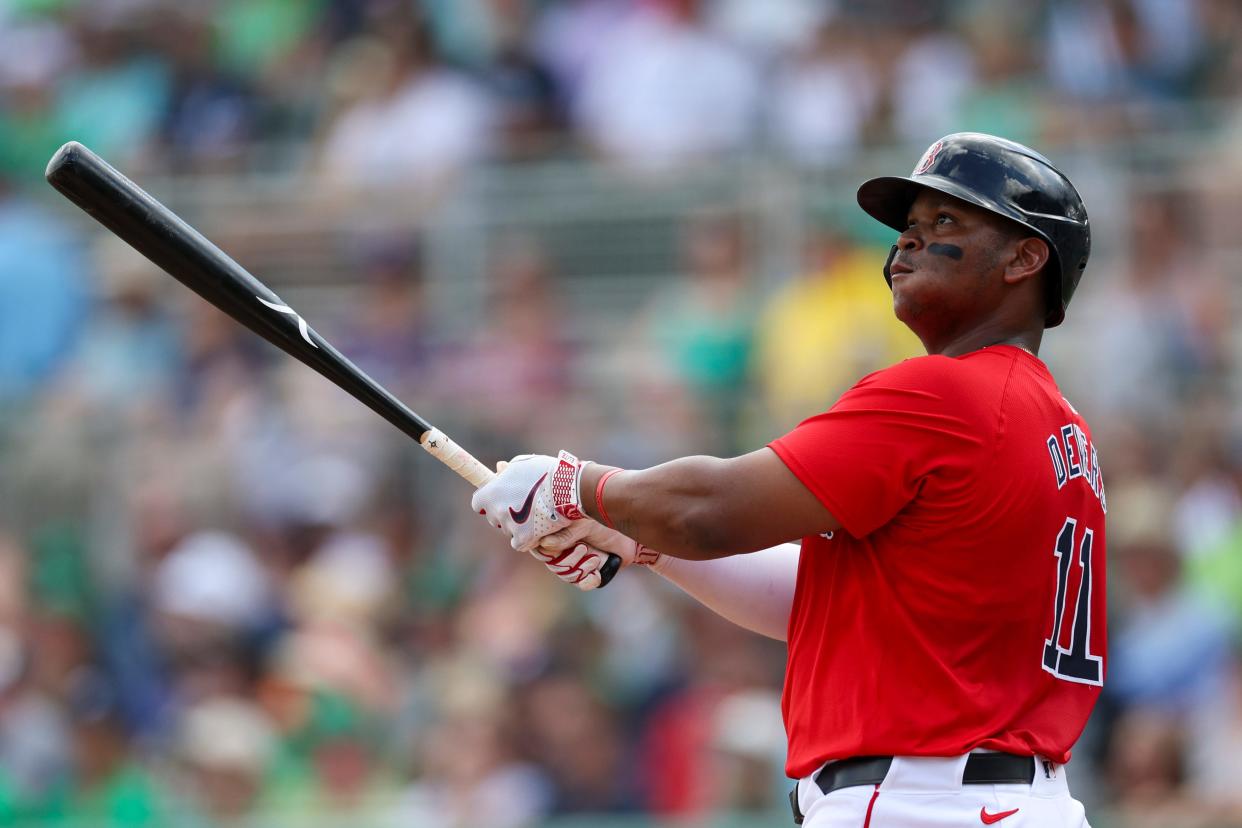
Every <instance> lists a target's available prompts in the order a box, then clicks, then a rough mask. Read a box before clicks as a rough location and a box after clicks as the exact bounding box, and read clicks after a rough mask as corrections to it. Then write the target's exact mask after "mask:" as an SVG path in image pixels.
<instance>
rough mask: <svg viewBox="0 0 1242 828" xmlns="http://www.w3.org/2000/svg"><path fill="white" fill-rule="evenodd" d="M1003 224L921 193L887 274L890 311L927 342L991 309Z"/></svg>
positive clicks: (955, 202)
mask: <svg viewBox="0 0 1242 828" xmlns="http://www.w3.org/2000/svg"><path fill="white" fill-rule="evenodd" d="M1010 239H1011V234H1010V233H1009V232H1008V229H1007V227H1006V226H1005V222H1004V220H1003V219H1001V218H999V217H997V216H995V215H993V214H992V213H990V212H988V211H987V210H984V209H982V208H980V207H976V206H975V205H973V204H969V203H967V202H965V201H962V200H960V199H957V198H954V197H952V196H948V195H944V194H943V193H938V192H935V191H934V190H925V191H924V192H923V193H921V194H920V195H919V196H918V198H917V199H915V201H914V203H913V204H912V205H911V206H910V211H909V214H908V216H907V226H906V229H905V231H904V232H902V234H901V236H900V237H899V238H898V240H897V248H898V250H897V255H896V256H895V257H894V259H893V262H892V266H891V274H892V281H893V311H894V312H895V313H896V315H897V318H898V319H900V320H901V321H902V322H905V323H906V324H907V325H909V326H910V328H911V329H912V330H913V331H914V332H915V333H916V334H918V335H919V337H920V338H922V339H923V341H924V343H928V342H930V341H933V340H935V339H938V338H939V336H938V335H939V334H941V333H948V332H951V331H953V330H955V329H959V328H961V327H963V326H965V325H969V324H971V323H973V322H976V321H978V320H979V318H980V317H981V316H982V315H984V314H986V313H987V312H988V311H989V310H990V309H991V308H994V307H995V303H996V301H997V297H998V289H999V288H1000V284H1001V279H1000V274H1001V271H1002V270H1003V268H1002V267H1001V261H1002V253H1003V252H1004V250H1005V248H1006V246H1007V243H1008V242H1009V241H1010Z"/></svg>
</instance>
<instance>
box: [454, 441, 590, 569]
mask: <svg viewBox="0 0 1242 828" xmlns="http://www.w3.org/2000/svg"><path fill="white" fill-rule="evenodd" d="M581 478H582V463H580V462H579V461H578V458H577V457H574V456H573V455H572V454H570V453H569V452H567V451H562V452H561V453H560V454H559V455H558V456H556V457H549V456H548V455H546V454H520V455H518V456H517V457H514V458H513V459H512V460H510V461H509V465H508V466H506V467H505V468H503V469H502V470H501V471H499V472H498V473H497V475H496V477H495V478H493V479H492V481H491V482H489V483H487V484H485V485H483V486H480V487H479V488H478V489H476V490H475V493H474V497H472V498H471V499H470V505H471V507H472V508H473V509H474V510H475V511H476V512H478V513H479V514H481V515H483V517H484V518H486V520H487V521H488V523H490V524H492V526H495V527H496V528H497V529H500V530H501V531H503V532H506V533H508V535H509V537H510V538H511V541H510V543H511V544H512V546H513V548H514V549H517V550H520V551H524V552H528V551H530V550H532V549H534V548H536V547H537V546H538V545H539V541H540V540H542V539H543V538H544V537H545V536H547V535H550V534H551V533H553V532H556V531H557V530H559V529H563V528H564V527H565V526H566V525H567V524H568V522H569V521H571V520H578V519H580V518H582V517H584V515H583V513H582V507H581V504H580V502H579V500H578V484H579V482H580V480H581Z"/></svg>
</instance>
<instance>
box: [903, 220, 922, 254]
mask: <svg viewBox="0 0 1242 828" xmlns="http://www.w3.org/2000/svg"><path fill="white" fill-rule="evenodd" d="M922 248H923V236H922V234H921V233H920V232H919V229H918V225H916V224H912V225H910V226H909V227H907V228H906V229H905V230H903V231H902V232H901V235H900V236H898V237H897V249H898V250H901V251H903V252H904V251H910V250H921V249H922Z"/></svg>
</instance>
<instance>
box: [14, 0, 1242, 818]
mask: <svg viewBox="0 0 1242 828" xmlns="http://www.w3.org/2000/svg"><path fill="white" fill-rule="evenodd" d="M1240 43H1242V5H1239V4H1238V3H1236V2H1232V0H1087V2H1056V1H1055V0H1042V2H1033V1H1032V0H1003V1H993V2H982V0H980V1H979V2H945V1H943V0H942V2H928V0H923V1H922V2H913V1H912V0H872V2H862V0H858V1H857V2H844V0H842V2H814V0H762V1H761V0H700V1H699V2H693V1H692V0H630V1H629V2H627V1H626V0H561V1H560V2H555V1H554V0H547V1H546V2H537V1H536V0H458V1H457V2H450V1H449V0H425V2H421V3H419V2H416V1H415V0H400V1H398V0H374V1H373V2H367V1H366V0H214V1H213V2H209V1H208V0H201V2H194V3H188V2H173V0H99V1H98V2H85V0H83V2H74V0H5V2H0V825H56V826H65V828H84V827H85V826H117V827H118V828H119V826H125V827H126V828H130V827H131V826H133V827H135V828H136V827H137V826H155V825H177V826H182V825H185V826H223V825H255V826H336V825H353V826H397V825H402V826H431V827H432V828H440V827H441V826H443V827H444V828H456V826H471V825H480V826H482V825H487V826H526V825H545V824H546V825H556V826H562V828H565V826H578V825H582V826H585V825H591V826H607V825H615V826H623V827H624V828H639V826H654V825H748V826H749V825H773V826H779V825H786V824H788V815H787V811H786V810H785V809H786V804H785V801H784V792H785V790H786V788H787V783H786V782H785V781H784V780H783V777H782V774H781V761H782V753H783V734H782V731H781V729H780V724H779V710H778V691H779V686H780V678H781V670H782V660H783V653H782V650H781V648H780V647H779V646H778V645H776V644H774V643H773V642H767V641H763V640H760V639H758V638H756V637H754V636H750V635H747V634H743V633H740V632H738V631H735V630H734V629H731V628H730V627H728V625H726V624H724V623H723V622H720V621H717V620H715V619H714V618H713V617H711V616H710V615H709V614H707V613H706V612H704V611H702V610H700V609H697V608H696V607H695V606H693V605H692V604H691V603H690V602H688V601H687V600H686V599H684V598H682V597H680V596H679V594H677V593H675V592H674V591H673V590H671V589H669V588H667V587H666V585H664V584H662V583H660V582H659V580H658V579H657V578H655V577H653V576H650V575H649V574H648V573H645V572H639V571H635V572H626V573H623V576H622V577H621V578H619V579H618V580H617V582H616V583H615V584H614V585H613V586H611V587H610V588H609V589H608V590H606V591H604V592H603V593H601V594H598V595H588V596H580V595H579V594H577V593H576V592H575V591H572V590H569V589H566V588H564V587H562V586H561V585H560V584H559V583H558V582H556V581H555V580H553V579H552V578H550V577H549V576H547V575H546V574H545V573H544V572H543V570H542V568H541V567H538V566H536V565H535V564H534V563H533V562H532V561H530V560H529V559H528V558H526V557H525V556H519V555H515V554H510V553H508V552H507V550H506V548H505V545H504V544H503V542H502V541H500V540H499V539H498V538H497V537H496V536H495V535H494V533H492V531H491V530H490V529H489V528H488V527H487V526H486V524H484V523H483V522H482V521H479V520H477V519H475V518H474V517H473V516H472V515H471V513H470V510H469V508H468V506H467V495H468V492H467V487H466V486H465V485H464V484H463V483H462V482H461V481H459V480H458V479H457V478H456V477H454V476H452V475H451V474H450V473H449V472H447V471H445V470H444V469H443V468H441V467H439V466H438V465H437V464H435V463H433V462H430V461H429V460H428V459H426V458H424V457H422V456H421V452H419V451H417V449H416V448H413V447H411V445H410V444H409V443H408V441H406V440H405V439H404V438H402V437H401V436H400V435H399V434H398V433H397V432H396V431H395V430H393V429H392V428H391V427H389V426H388V425H386V424H385V423H383V422H381V421H379V420H378V419H377V418H375V417H374V416H373V415H371V414H369V413H368V412H367V411H365V410H363V409H362V408H361V407H360V406H359V405H357V404H355V403H354V402H352V401H351V400H350V399H348V398H347V397H344V395H342V394H341V393H339V392H337V391H336V390H335V389H334V388H332V387H331V386H329V385H328V384H327V383H326V382H324V381H322V380H321V379H319V378H318V377H316V376H315V375H313V374H311V373H310V372H309V371H308V370H306V369H303V368H301V367H300V366H298V365H296V364H293V363H292V362H291V360H289V359H287V358H285V357H284V356H283V355H280V354H278V353H275V352H274V351H273V350H272V349H270V348H268V347H267V346H265V345H264V344H262V343H261V342H259V341H258V340H257V339H256V338H255V337H253V336H252V335H250V334H248V333H246V332H244V331H241V330H239V329H238V328H237V327H235V326H234V325H233V324H231V323H230V322H229V321H228V320H227V319H226V318H223V317H221V316H220V315H219V314H218V313H216V312H214V311H213V310H211V309H210V308H209V307H207V306H206V305H205V304H204V303H202V302H200V301H198V300H197V298H195V297H193V296H191V295H190V294H189V293H188V292H187V291H185V290H184V289H183V288H181V286H179V285H177V284H176V283H174V282H172V281H171V280H170V279H168V278H166V277H164V276H162V275H161V274H158V273H152V272H151V271H150V269H149V268H147V267H146V266H144V264H143V263H142V261H141V260H139V259H136V258H135V257H134V255H132V254H130V253H129V252H128V250H127V248H125V247H124V246H123V245H119V244H118V243H115V242H114V241H112V240H110V239H109V238H107V237H105V236H104V235H102V234H101V232H100V231H99V229H98V228H97V227H95V226H94V225H92V224H91V223H90V222H89V220H88V219H86V218H85V217H84V216H82V215H81V214H78V213H77V212H76V211H75V210H74V209H73V208H72V207H70V206H69V205H68V204H67V203H65V202H63V201H60V200H59V199H57V198H56V197H55V194H54V193H52V192H51V190H50V189H49V188H48V187H47V186H46V185H45V184H44V183H43V182H42V180H41V174H42V171H43V168H44V165H45V164H46V162H47V159H48V158H49V157H50V156H51V154H52V152H53V151H54V150H55V149H56V147H58V146H59V145H60V144H61V143H62V142H63V141H65V140H69V139H76V140H80V141H82V142H84V143H85V144H87V145H88V146H90V147H92V148H93V149H95V150H96V151H98V152H99V153H101V154H102V155H104V156H105V157H106V158H108V159H110V160H111V161H112V162H113V163H114V164H116V165H117V166H119V167H120V168H121V169H122V170H124V171H126V172H127V173H128V174H130V175H131V177H133V178H135V179H136V180H138V181H139V182H140V183H142V184H143V185H145V186H146V187H147V188H148V189H149V190H151V191H152V192H153V193H154V194H155V195H156V196H157V197H159V198H161V199H163V200H165V201H166V202H167V203H168V204H170V206H172V207H173V208H174V209H176V210H178V211H179V212H181V213H182V215H183V216H185V217H186V218H187V219H188V220H189V221H190V222H191V223H193V224H195V225H196V226H198V227H199V228H200V229H201V230H203V231H204V232H205V233H206V234H207V235H208V236H210V237H212V238H213V239H214V240H216V241H217V242H218V243H219V244H220V245H221V246H222V247H224V248H225V249H226V250H227V251H229V252H230V253H231V254H233V256H234V257H235V258H237V259H238V260H239V261H240V262H242V263H243V264H244V265H246V266H247V267H248V268H250V269H251V270H252V271H253V272H254V273H256V274H257V275H259V276H260V278H262V279H264V280H265V281H267V282H269V283H270V284H271V285H272V286H273V287H274V288H275V289H276V290H277V291H278V292H279V293H280V294H281V295H282V296H283V297H284V298H285V299H286V300H287V301H289V302H290V303H291V304H292V305H293V306H294V307H297V308H298V309H299V310H301V311H302V313H303V314H304V315H305V316H307V317H308V318H309V320H310V321H311V322H312V324H313V325H315V327H316V328H317V329H318V330H320V331H321V332H322V333H323V334H324V335H325V336H326V337H328V338H329V339H330V340H331V341H333V342H334V343H336V344H337V345H338V346H339V347H340V348H341V349H342V350H343V351H344V352H346V353H347V354H348V355H349V356H351V357H352V358H353V359H355V361H357V362H358V363H359V364H360V365H361V366H362V367H363V368H364V369H365V370H367V371H369V372H370V373H372V374H373V375H374V376H375V377H376V378H377V379H379V380H380V381H381V382H383V383H384V384H386V385H388V387H390V388H391V389H392V390H394V391H395V392H396V393H397V395H398V396H400V397H401V398H402V399H404V400H405V401H406V402H408V403H409V404H410V405H411V406H412V407H414V408H415V409H416V410H418V411H420V413H423V414H424V415H425V416H427V417H428V418H429V419H430V420H431V421H432V422H435V423H438V424H441V425H442V426H443V427H444V428H445V429H446V430H447V431H449V433H451V434H452V435H454V436H455V437H456V438H457V439H458V440H459V441H460V442H461V443H462V444H464V445H466V446H467V447H469V448H470V449H472V450H473V451H474V452H475V453H476V454H477V455H479V456H480V457H481V458H483V459H485V460H487V461H495V460H497V459H501V458H504V457H508V456H509V455H510V454H512V453H514V452H516V451H519V450H538V451H552V450H555V449H557V448H559V447H562V446H564V447H571V448H573V449H575V450H576V451H578V452H579V453H580V454H581V455H582V456H586V457H595V458H599V459H601V460H605V461H608V462H610V463H615V464H619V465H629V466H641V465H646V464H651V463H655V462H658V461H660V460H662V459H666V458H670V457H673V456H677V455H679V454H684V453H727V452H732V451H738V450H742V449H745V448H750V447H754V446H757V445H760V444H762V443H763V442H764V441H766V440H767V439H770V438H771V437H773V436H775V435H777V434H779V433H781V431H782V430H784V429H786V428H788V427H789V426H791V425H792V424H794V423H796V422H797V421H798V419H800V418H801V417H802V416H805V415H807V414H810V413H812V412H814V411H816V410H818V409H822V408H823V407H825V406H827V405H828V404H830V403H831V401H832V400H833V399H834V398H835V395H836V394H838V393H839V392H840V391H841V390H843V389H844V388H845V387H847V386H848V384H850V383H851V382H852V381H853V380H854V379H856V378H857V377H858V376H860V375H861V374H862V373H864V372H866V371H867V370H870V369H872V368H875V367H879V366H882V365H885V364H888V363H889V362H891V361H894V360H896V359H899V358H902V357H905V356H908V355H912V354H914V353H916V352H917V348H916V343H915V342H914V341H913V340H912V339H911V338H910V336H909V335H908V334H907V333H905V332H904V331H902V330H900V329H898V328H897V327H896V324H895V323H894V322H892V320H891V319H890V318H889V304H888V298H887V294H886V291H885V289H884V286H883V282H882V280H881V278H880V274H879V268H880V264H881V262H882V260H883V255H884V252H885V248H886V245H887V244H888V243H889V241H890V239H889V234H888V233H887V231H884V230H883V228H879V227H878V226H873V223H869V222H868V220H866V218H865V216H863V215H862V214H861V211H859V210H857V209H856V208H855V207H854V205H853V192H854V189H855V188H856V186H857V184H858V183H859V182H860V181H861V180H862V179H863V178H864V177H866V176H867V175H870V174H873V173H880V172H885V173H893V172H898V173H900V172H904V171H906V170H907V169H908V168H909V167H910V166H911V165H912V164H913V161H914V160H915V159H916V158H917V157H918V155H919V153H920V152H921V151H922V149H923V148H924V147H925V146H926V145H927V144H928V143H929V142H930V141H931V140H933V139H935V138H936V137H938V136H939V135H941V134H943V133H945V132H949V131H954V130H958V129H979V130H984V131H990V132H996V133H999V134H1003V135H1006V136H1008V137H1011V138H1014V139H1017V140H1020V141H1025V142H1030V143H1032V144H1034V145H1036V146H1038V147H1040V148H1041V149H1043V150H1045V151H1046V152H1047V153H1048V154H1049V155H1050V156H1051V157H1052V158H1053V159H1054V160H1055V161H1056V162H1057V163H1058V164H1059V165H1061V166H1062V167H1063V168H1064V169H1066V170H1067V172H1068V173H1069V175H1070V176H1071V178H1073V179H1074V180H1075V182H1077V183H1078V185H1079V188H1080V189H1081V190H1082V192H1083V194H1084V196H1085V199H1086V201H1087V203H1088V205H1089V208H1090V210H1091V216H1092V221H1093V225H1094V229H1095V251H1094V254H1093V257H1092V261H1091V264H1090V266H1089V268H1088V271H1087V275H1086V278H1085V282H1084V285H1083V287H1082V288H1081V290H1080V291H1079V294H1078V296H1077V298H1076V299H1075V301H1074V304H1073V306H1072V307H1071V308H1070V312H1069V316H1068V321H1067V322H1066V324H1065V325H1064V326H1063V327H1062V328H1060V329H1058V330H1056V331H1055V332H1053V333H1052V335H1051V336H1050V337H1049V338H1048V339H1047V341H1046V342H1045V348H1044V357H1045V359H1046V361H1047V362H1048V363H1049V365H1050V366H1051V367H1052V369H1053V371H1054V373H1055V374H1056V375H1057V376H1058V378H1059V379H1060V380H1061V382H1062V385H1063V387H1064V389H1065V391H1066V393H1067V396H1068V397H1069V398H1070V399H1071V400H1072V401H1073V402H1074V404H1075V405H1076V406H1077V407H1078V408H1079V409H1080V410H1081V411H1082V412H1083V413H1084V415H1085V416H1086V417H1087V419H1088V421H1089V422H1091V423H1092V424H1093V427H1094V431H1095V436H1096V441H1097V443H1098V445H1099V446H1100V449H1101V452H1100V453H1101V457H1102V458H1103V460H1102V465H1103V468H1104V472H1105V479H1106V487H1107V494H1108V501H1109V506H1110V514H1109V541H1110V544H1109V545H1110V550H1109V551H1110V557H1111V568H1110V569H1111V571H1110V582H1109V588H1110V596H1109V597H1110V602H1111V607H1112V610H1113V619H1112V626H1111V636H1110V637H1111V656H1112V660H1111V673H1110V677H1109V683H1108V686H1107V687H1106V692H1105V696H1104V700H1103V701H1102V703H1101V705H1100V707H1099V709H1098V711H1097V713H1096V715H1095V716H1094V717H1093V719H1092V722H1091V724H1090V726H1089V728H1088V731H1087V733H1086V734H1085V735H1084V736H1083V739H1082V740H1081V742H1080V744H1079V745H1078V747H1077V749H1076V753H1075V760H1074V762H1073V764H1072V765H1071V780H1072V784H1073V786H1074V789H1075V790H1076V792H1077V794H1078V795H1079V796H1080V797H1081V798H1082V799H1083V800H1084V801H1086V802H1087V804H1088V805H1089V807H1090V809H1091V813H1092V815H1093V822H1094V824H1095V825H1096V826H1097V828H1098V827H1099V826H1103V827H1104V828H1109V826H1112V827H1113V828H1126V827H1127V826H1135V827H1136V828H1137V827H1138V826H1160V827H1161V828H1177V826H1226V825H1242V793H1240V792H1239V791H1242V785H1239V784H1238V780H1239V779H1242V684H1240V683H1239V671H1238V668H1239V656H1240V654H1242V650H1240V649H1239V646H1238V641H1239V639H1238V635H1237V634H1238V629H1239V627H1238V624H1239V615H1240V613H1242V497H1240V494H1239V484H1240V482H1242V474H1240V472H1242V465H1240V462H1242V460H1240V455H1239V448H1242V443H1240V438H1242V417H1240V416H1239V411H1242V409H1239V406H1238V405H1237V402H1238V401H1237V396H1238V381H1239V378H1240V368H1242V366H1240V364H1239V356H1242V350H1240V349H1242V341H1239V338H1238V336H1237V334H1236V333H1235V326H1234V325H1233V324H1232V320H1233V319H1234V318H1235V315H1236V310H1235V305H1236V302H1237V294H1238V282H1239V278H1240V277H1242V268H1240V266H1239V264H1238V255H1239V252H1240V247H1239V238H1242V232H1240V231H1242V206H1240V205H1242V200H1240V199H1239V196H1242V150H1240V149H1239V147H1240V146H1242V143H1240V142H1239V138H1240V137H1242V107H1240V106H1239V104H1240V103H1242V98H1240V97H1239V95H1238V91H1239V89H1242V86H1240V85H1239V84H1240V83H1242V49H1240V47H1239V44H1240ZM998 554H1003V550H998Z"/></svg>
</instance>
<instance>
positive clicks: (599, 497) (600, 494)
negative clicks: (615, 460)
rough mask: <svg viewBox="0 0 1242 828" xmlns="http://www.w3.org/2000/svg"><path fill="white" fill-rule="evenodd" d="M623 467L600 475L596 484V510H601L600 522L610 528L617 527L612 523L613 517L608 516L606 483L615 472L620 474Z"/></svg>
mask: <svg viewBox="0 0 1242 828" xmlns="http://www.w3.org/2000/svg"><path fill="white" fill-rule="evenodd" d="M620 472H621V469H609V470H608V471H606V472H604V473H603V474H601V475H600V476H599V482H598V483H596V484H595V511H597V512H599V519H600V522H601V523H603V524H604V525H605V526H607V527H608V528H609V529H616V528H617V527H615V526H613V525H612V519H611V518H609V517H608V510H607V509H605V508H604V484H605V483H607V482H608V478H610V477H612V476H613V475H614V474H619V473H620Z"/></svg>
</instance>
